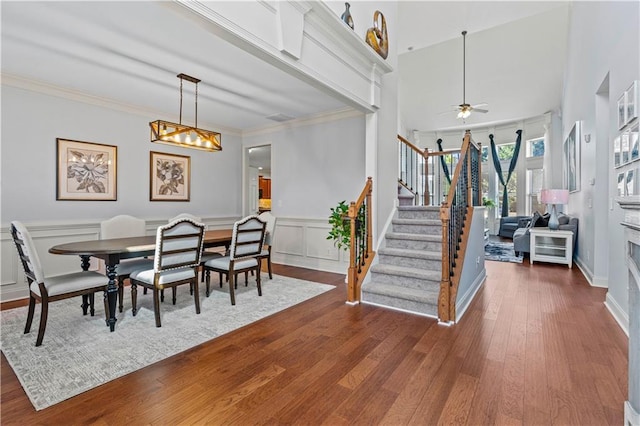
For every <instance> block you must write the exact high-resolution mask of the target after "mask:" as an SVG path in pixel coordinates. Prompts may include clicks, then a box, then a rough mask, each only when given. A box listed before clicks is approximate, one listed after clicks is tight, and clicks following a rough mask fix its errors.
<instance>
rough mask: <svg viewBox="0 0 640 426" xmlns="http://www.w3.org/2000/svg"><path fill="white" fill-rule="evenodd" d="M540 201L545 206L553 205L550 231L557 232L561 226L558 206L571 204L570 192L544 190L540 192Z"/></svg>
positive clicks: (564, 190) (565, 190)
mask: <svg viewBox="0 0 640 426" xmlns="http://www.w3.org/2000/svg"><path fill="white" fill-rule="evenodd" d="M540 201H541V202H542V203H544V204H551V216H550V217H549V229H551V230H552V231H557V230H558V227H559V226H560V224H559V223H558V214H557V212H556V204H567V203H568V202H569V191H568V190H567V189H543V190H542V191H541V192H540Z"/></svg>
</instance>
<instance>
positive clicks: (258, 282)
mask: <svg viewBox="0 0 640 426" xmlns="http://www.w3.org/2000/svg"><path fill="white" fill-rule="evenodd" d="M261 263H262V261H261V259H258V269H256V283H257V284H258V296H262V286H261V285H260V275H261V274H260V264H261Z"/></svg>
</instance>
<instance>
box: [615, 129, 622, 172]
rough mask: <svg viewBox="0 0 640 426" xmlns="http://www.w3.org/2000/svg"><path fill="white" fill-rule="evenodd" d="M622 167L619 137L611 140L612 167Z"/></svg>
mask: <svg viewBox="0 0 640 426" xmlns="http://www.w3.org/2000/svg"><path fill="white" fill-rule="evenodd" d="M621 165H622V150H621V148H620V136H618V137H617V138H615V139H614V140H613V166H614V167H620V166H621Z"/></svg>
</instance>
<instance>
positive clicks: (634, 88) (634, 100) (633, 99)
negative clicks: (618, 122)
mask: <svg viewBox="0 0 640 426" xmlns="http://www.w3.org/2000/svg"><path fill="white" fill-rule="evenodd" d="M625 104H626V106H627V111H626V115H625V124H628V123H630V122H631V121H632V120H633V119H635V118H638V80H636V81H634V82H633V83H632V84H631V87H629V88H628V89H627V90H626V92H625Z"/></svg>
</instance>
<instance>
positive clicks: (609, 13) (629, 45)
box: [556, 2, 640, 317]
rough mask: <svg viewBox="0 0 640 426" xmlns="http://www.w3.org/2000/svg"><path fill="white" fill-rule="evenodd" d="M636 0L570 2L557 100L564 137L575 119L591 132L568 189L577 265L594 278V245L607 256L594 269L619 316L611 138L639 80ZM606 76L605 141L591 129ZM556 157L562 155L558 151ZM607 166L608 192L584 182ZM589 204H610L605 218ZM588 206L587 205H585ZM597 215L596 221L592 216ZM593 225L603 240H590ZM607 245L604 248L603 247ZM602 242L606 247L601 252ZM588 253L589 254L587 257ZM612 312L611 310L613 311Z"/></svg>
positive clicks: (620, 267) (621, 280) (621, 292)
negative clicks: (572, 188) (576, 179)
mask: <svg viewBox="0 0 640 426" xmlns="http://www.w3.org/2000/svg"><path fill="white" fill-rule="evenodd" d="M639 7H640V6H639V3H638V2H573V3H572V6H571V18H570V22H571V24H570V31H569V49H568V51H569V58H568V61H567V71H566V74H565V82H564V96H563V104H562V111H563V113H562V122H563V135H564V136H566V135H567V133H568V132H569V131H570V130H571V126H572V125H573V123H574V122H575V121H578V120H580V121H582V128H583V134H590V135H591V140H592V141H591V142H590V143H589V144H586V143H585V141H584V139H582V140H581V141H580V143H581V148H582V149H581V151H582V154H581V156H582V158H581V162H582V168H581V171H582V173H581V181H580V188H581V189H580V191H578V192H575V193H572V194H571V195H570V200H569V213H571V214H574V215H576V216H578V217H579V218H580V231H579V236H580V239H579V242H578V244H579V253H578V259H577V263H578V264H579V265H580V267H581V269H583V271H585V273H586V275H587V278H590V279H591V280H593V277H594V265H595V262H594V259H593V255H594V253H595V246H596V245H598V246H599V250H598V252H599V253H602V254H603V255H605V256H608V265H605V264H603V262H601V261H600V260H601V259H599V262H598V265H599V266H598V269H599V270H600V269H607V268H608V272H606V271H604V272H600V271H597V272H598V273H601V274H603V275H604V276H606V277H607V281H608V282H607V283H605V285H607V284H608V287H609V292H608V295H607V301H608V306H609V307H610V308H611V309H612V310H613V311H619V312H618V314H619V315H621V316H622V317H624V316H625V315H627V314H628V292H627V286H628V277H627V272H626V266H625V261H624V259H625V257H624V247H623V231H622V227H621V226H620V222H621V221H622V220H623V217H624V215H623V213H622V210H621V209H620V208H619V206H618V205H617V204H616V203H614V202H613V197H614V194H615V173H616V170H615V169H614V168H613V166H612V164H613V154H612V151H613V144H612V142H611V141H612V140H613V139H614V138H615V136H616V135H617V127H616V125H615V123H616V100H617V98H618V97H619V96H620V94H621V93H622V92H623V91H624V90H625V89H626V88H627V87H628V86H629V85H630V84H631V82H632V81H633V80H637V79H639V78H640V70H639V66H638V64H639V60H640V58H639V53H638V40H639V39H640V37H639V28H638V27H639V22H640V19H639V17H640V15H639V13H640V11H639ZM607 76H608V82H609V90H608V93H609V107H608V114H609V117H608V118H609V123H610V125H609V132H608V134H607V135H606V136H605V137H604V140H600V139H599V140H594V138H596V137H597V138H602V136H601V133H602V132H598V131H597V128H596V123H597V117H596V111H597V110H598V111H600V110H601V107H600V108H596V105H597V101H596V99H597V96H596V93H598V91H601V85H602V83H603V82H604V81H605V80H606V78H607ZM602 143H604V144H607V145H608V146H609V149H608V155H607V156H602V155H597V152H598V150H597V148H596V147H597V146H599V145H600V144H602ZM556 155H561V153H560V151H558V152H556ZM603 165H604V167H606V168H608V174H607V175H605V176H606V177H605V178H607V179H608V185H606V188H608V191H607V190H600V191H596V190H594V188H596V186H595V185H593V186H592V185H590V183H589V180H590V179H595V178H596V177H597V176H596V170H598V169H600V168H602V167H603ZM594 205H599V206H601V205H606V206H609V210H608V217H606V218H599V217H598V216H597V215H596V213H595V211H594V209H593V206H594ZM590 206H591V207H590ZM596 219H598V220H596ZM596 229H597V230H598V234H599V235H607V238H605V239H602V238H601V239H598V240H597V241H596V240H595V235H596ZM607 245H608V247H607ZM603 246H604V247H605V249H604V250H603ZM587 253H589V254H588V255H587ZM614 313H615V312H614Z"/></svg>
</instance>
